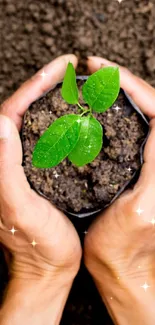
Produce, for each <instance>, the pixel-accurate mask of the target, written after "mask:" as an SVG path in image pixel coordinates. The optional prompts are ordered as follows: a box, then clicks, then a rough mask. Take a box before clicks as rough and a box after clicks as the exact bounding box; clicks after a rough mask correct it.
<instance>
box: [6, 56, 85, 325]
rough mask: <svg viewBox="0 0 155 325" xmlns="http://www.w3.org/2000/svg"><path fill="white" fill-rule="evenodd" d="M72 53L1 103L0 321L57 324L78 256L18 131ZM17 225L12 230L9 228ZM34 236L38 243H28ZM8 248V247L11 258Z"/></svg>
mask: <svg viewBox="0 0 155 325" xmlns="http://www.w3.org/2000/svg"><path fill="white" fill-rule="evenodd" d="M68 62H72V63H73V64H74V66H75V67H76V65H77V58H76V57H75V56H74V55H64V56H62V57H59V58H57V59H55V60H54V61H53V62H51V63H49V64H48V65H46V66H45V67H44V71H45V73H47V74H48V75H47V76H46V77H45V79H44V81H43V79H42V77H41V76H40V74H41V73H42V72H43V69H41V70H40V71H38V73H37V74H36V75H35V76H33V77H32V78H31V79H30V80H28V81H26V82H25V83H24V84H23V85H22V86H21V87H20V89H18V90H17V91H16V92H15V93H14V94H13V95H12V96H11V97H10V98H9V99H7V100H6V101H5V102H4V103H3V104H2V105H1V109H0V153H1V155H0V242H1V244H2V245H3V247H4V248H5V250H6V257H7V260H8V263H9V270H10V278H11V279H10V282H9V286H8V288H7V291H6V294H5V297H4V303H3V306H2V309H1V312H0V323H1V324H2V325H4V324H5V325H6V324H7V325H9V324H11V325H14V324H16V325H18V324H21V323H22V324H37V325H40V324H41V325H44V324H46V325H48V324H59V321H60V318H61V314H62V311H63V308H64V304H65V302H66V299H67V296H68V293H69V291H70V288H71V285H72V282H73V279H74V277H75V275H76V273H77V272H78V269H79V265H80V260H81V245H80V241H79V238H78V235H77V233H76V231H75V229H74V227H73V225H72V223H71V222H70V221H69V220H68V218H67V217H66V216H65V215H64V214H63V213H62V212H60V211H58V210H57V209H56V208H55V207H54V206H52V205H51V204H50V203H49V202H48V201H46V200H45V199H43V198H42V197H40V196H39V195H37V194H36V193H35V192H34V191H33V190H32V189H31V188H30V186H29V184H28V182H27V180H26V177H25V175H24V171H23V168H22V166H21V164H22V147H21V142H20V138H19V133H18V131H19V130H20V128H21V124H22V117H23V115H24V113H25V111H26V109H27V108H28V107H29V105H30V104H31V103H32V102H33V101H34V100H36V99H37V98H38V97H40V96H41V95H42V94H44V93H45V92H46V91H48V89H50V88H51V87H52V86H54V85H55V84H57V82H59V81H61V80H62V79H63V76H64V74H65V71H66V67H67V64H68ZM13 227H14V229H16V230H17V231H16V232H15V234H14V235H13V234H12V232H11V231H10V230H11V229H12V228H13ZM33 241H35V242H36V243H37V245H36V246H35V247H33V246H32V244H31V243H32V242H33ZM7 252H9V253H11V260H10V259H9V255H8V254H7Z"/></svg>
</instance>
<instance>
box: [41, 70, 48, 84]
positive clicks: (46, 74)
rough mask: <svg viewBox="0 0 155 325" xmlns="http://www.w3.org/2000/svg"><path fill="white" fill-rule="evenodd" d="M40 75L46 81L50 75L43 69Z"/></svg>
mask: <svg viewBox="0 0 155 325" xmlns="http://www.w3.org/2000/svg"><path fill="white" fill-rule="evenodd" d="M40 76H41V77H42V78H43V81H44V79H45V77H46V76H48V73H45V71H44V70H43V72H42V73H40Z"/></svg>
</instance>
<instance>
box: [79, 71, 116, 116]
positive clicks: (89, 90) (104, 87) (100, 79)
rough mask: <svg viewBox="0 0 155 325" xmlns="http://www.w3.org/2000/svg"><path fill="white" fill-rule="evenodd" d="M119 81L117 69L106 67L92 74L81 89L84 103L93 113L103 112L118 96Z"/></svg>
mask: <svg viewBox="0 0 155 325" xmlns="http://www.w3.org/2000/svg"><path fill="white" fill-rule="evenodd" d="M119 79H120V78H119V68H118V67H106V68H103V69H100V70H98V71H97V72H95V73H93V74H92V75H91V76H90V77H89V78H88V79H87V81H86V82H85V84H84V85H83V88H82V94H83V98H84V100H85V102H86V103H87V104H88V105H89V106H90V107H91V108H92V109H93V110H94V111H95V112H98V113H99V112H105V111H106V110H107V109H108V108H109V107H110V106H112V104H113V103H114V101H115V100H116V98H117V96H118V94H119V90H120V80H119Z"/></svg>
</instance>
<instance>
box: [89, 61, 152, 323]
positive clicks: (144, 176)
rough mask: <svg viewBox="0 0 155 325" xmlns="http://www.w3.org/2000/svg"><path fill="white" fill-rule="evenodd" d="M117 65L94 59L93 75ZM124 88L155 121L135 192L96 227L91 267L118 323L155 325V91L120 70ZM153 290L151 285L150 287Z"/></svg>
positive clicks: (91, 236) (114, 206)
mask: <svg viewBox="0 0 155 325" xmlns="http://www.w3.org/2000/svg"><path fill="white" fill-rule="evenodd" d="M101 65H103V66H108V65H110V66H111V65H116V64H115V63H112V62H110V61H107V60H105V59H102V58H99V57H90V59H89V60H88V68H89V70H90V72H91V73H93V72H95V71H96V70H98V69H99V68H100V67H101ZM120 77H121V88H123V89H124V90H125V91H126V92H127V93H128V94H129V95H130V96H131V97H132V99H133V101H134V102H135V103H136V104H137V105H138V106H139V107H140V109H141V110H142V111H143V113H144V114H146V115H148V117H149V118H150V128H151V132H150V135H149V138H148V141H147V144H146V146H145V150H144V164H143V166H142V170H141V174H140V177H139V180H138V182H137V184H136V185H135V186H134V188H133V190H128V191H126V192H125V193H123V194H122V195H121V196H120V197H119V198H118V199H117V200H116V201H115V202H114V203H113V204H112V205H111V206H110V207H109V208H108V209H106V210H105V211H104V212H103V213H102V214H101V215H100V216H99V217H98V218H97V219H96V220H95V221H94V223H93V224H92V225H91V227H90V229H89V230H88V234H87V235H86V238H85V263H86V266H87V268H88V270H89V272H90V273H91V274H92V276H93V278H94V280H95V282H96V285H97V287H98V289H99V291H100V294H101V296H102V299H103V301H104V302H105V304H106V306H107V308H108V310H109V313H110V315H111V317H112V319H113V321H114V323H115V324H119V325H126V324H132V325H137V324H140V325H153V324H154V323H155V310H154V300H155V258H154V254H155V228H154V223H155V199H154V196H155V194H154V189H155V155H154V148H155V89H153V88H152V87H151V86H150V85H148V84H147V83H146V82H145V81H143V80H141V79H140V78H138V77H136V76H134V75H133V74H132V73H131V72H129V71H128V70H127V69H126V68H123V67H120ZM147 286H149V287H148V288H147Z"/></svg>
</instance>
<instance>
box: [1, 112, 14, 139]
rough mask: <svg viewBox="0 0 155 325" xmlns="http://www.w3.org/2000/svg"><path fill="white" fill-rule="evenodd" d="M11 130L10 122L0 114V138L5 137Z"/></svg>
mask: <svg viewBox="0 0 155 325" xmlns="http://www.w3.org/2000/svg"><path fill="white" fill-rule="evenodd" d="M10 132H11V122H10V119H9V118H8V117H6V116H5V115H2V114H1V115H0V139H7V138H8V137H9V135H10Z"/></svg>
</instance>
